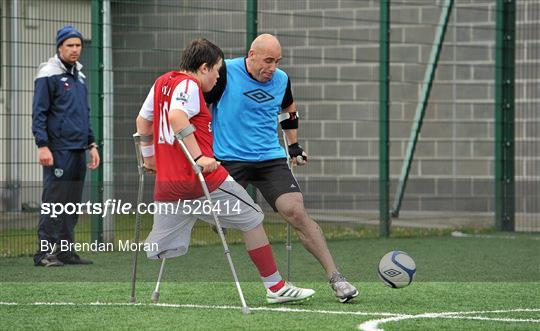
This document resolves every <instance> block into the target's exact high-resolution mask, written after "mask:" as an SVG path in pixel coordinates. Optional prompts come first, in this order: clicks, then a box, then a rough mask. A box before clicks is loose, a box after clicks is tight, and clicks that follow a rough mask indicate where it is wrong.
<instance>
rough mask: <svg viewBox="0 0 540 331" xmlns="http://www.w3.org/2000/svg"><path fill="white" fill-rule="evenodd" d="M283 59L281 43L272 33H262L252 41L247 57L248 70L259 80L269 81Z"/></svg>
mask: <svg viewBox="0 0 540 331" xmlns="http://www.w3.org/2000/svg"><path fill="white" fill-rule="evenodd" d="M280 60H281V45H280V44H279V41H278V40H277V38H276V37H274V36H273V35H271V34H268V33H265V34H261V35H260V36H258V37H257V38H255V40H253V42H252V43H251V47H250V49H249V52H248V57H247V68H248V72H249V73H250V74H251V76H253V78H255V79H256V80H258V81H259V82H262V83H264V82H267V81H269V80H270V79H272V75H273V74H274V72H275V71H276V69H277V65H278V63H279V61H280Z"/></svg>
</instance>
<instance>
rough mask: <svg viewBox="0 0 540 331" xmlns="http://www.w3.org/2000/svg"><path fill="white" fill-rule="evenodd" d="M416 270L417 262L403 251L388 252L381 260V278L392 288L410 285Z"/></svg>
mask: <svg viewBox="0 0 540 331" xmlns="http://www.w3.org/2000/svg"><path fill="white" fill-rule="evenodd" d="M415 272H416V264H415V263H414V260H413V259H412V257H410V256H409V254H407V253H405V252H402V251H392V252H389V253H386V254H385V255H384V256H383V257H382V259H381V262H379V278H380V279H381V280H382V281H383V283H385V284H386V285H388V286H390V287H392V288H402V287H405V286H407V285H409V284H410V283H411V282H412V280H413V277H414V274H415Z"/></svg>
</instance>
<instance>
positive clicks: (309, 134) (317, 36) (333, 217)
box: [0, 0, 540, 256]
mask: <svg viewBox="0 0 540 331" xmlns="http://www.w3.org/2000/svg"><path fill="white" fill-rule="evenodd" d="M16 3H17V4H18V6H14V4H15V2H7V4H6V2H3V6H2V8H1V10H2V12H1V18H2V56H1V57H2V59H1V61H2V66H1V68H2V70H1V76H2V77H1V79H2V80H1V82H2V92H1V95H2V101H1V102H0V105H1V109H0V118H1V119H2V126H3V132H2V133H1V134H0V145H1V146H2V147H1V152H0V153H1V155H2V160H1V162H0V168H1V171H0V173H1V175H2V183H3V184H2V188H1V189H2V205H1V207H2V209H1V213H0V241H1V243H2V244H1V245H0V247H1V248H0V255H4V256H6V255H18V254H28V253H32V252H33V251H34V250H35V249H36V247H35V245H36V227H37V220H38V216H39V215H38V213H39V208H40V199H41V189H42V183H41V167H40V166H39V165H38V164H37V162H36V149H35V145H34V139H33V137H32V133H31V130H30V127H31V113H32V106H31V102H32V96H33V83H32V82H33V77H34V75H35V73H36V69H37V66H38V65H39V63H41V62H44V61H46V60H47V58H48V57H50V56H52V55H53V54H54V53H55V42H54V37H55V33H56V30H57V29H58V28H59V27H60V26H62V25H63V24H66V23H70V24H73V25H75V26H76V27H77V28H79V29H80V30H81V31H82V33H83V35H84V36H85V48H84V50H83V57H82V58H81V62H82V63H83V65H85V68H84V69H83V72H85V74H87V76H88V80H89V81H91V80H92V79H99V78H102V79H103V80H104V82H106V83H105V88H104V90H103V93H102V98H103V112H102V114H103V118H102V119H101V120H102V121H103V123H104V127H103V137H101V139H102V142H103V150H102V155H103V161H104V163H103V165H102V166H103V167H104V168H103V171H104V177H103V179H102V180H103V182H102V183H95V182H92V181H90V179H89V176H87V178H88V179H87V185H86V191H85V195H84V197H83V201H88V200H91V195H90V191H91V190H92V188H93V187H95V185H98V186H100V187H102V190H103V201H105V200H106V199H115V200H116V201H117V202H118V203H120V202H123V203H131V204H135V202H136V192H137V187H138V178H137V168H136V159H135V155H134V148H133V142H132V138H131V136H132V134H133V133H134V132H135V130H136V127H135V118H136V116H137V114H138V111H139V109H140V107H141V105H142V103H143V101H144V99H145V98H146V96H147V94H148V92H149V90H150V88H151V86H152V84H153V82H154V80H155V78H156V77H158V76H159V75H160V74H162V73H164V72H166V71H169V70H174V69H176V68H177V67H178V63H179V60H180V56H181V51H182V49H183V48H184V47H185V46H186V44H187V43H188V42H189V41H190V40H192V39H195V38H207V39H209V40H210V41H212V42H214V43H215V44H217V45H218V46H220V47H221V48H222V49H223V51H224V53H225V56H226V57H227V58H233V57H242V56H245V55H246V43H247V42H246V40H247V35H248V26H247V23H246V16H247V15H246V12H247V5H246V2H244V1H210V0H209V1H188V0H185V1H157V0H156V1H135V0H114V1H110V2H105V3H106V4H107V6H105V7H104V13H103V16H104V18H105V19H104V21H103V22H104V23H103V26H102V29H103V31H104V32H105V33H104V36H106V37H105V38H104V40H103V43H102V44H100V45H96V42H95V40H96V38H94V37H95V36H94V37H93V36H92V27H93V25H92V24H93V23H92V22H93V20H92V17H91V4H90V2H88V1H61V0H58V1H47V2H36V1H17V2H16ZM447 3H448V1H442V0H439V1H392V2H391V13H390V14H391V15H390V17H391V18H390V24H391V35H390V38H391V44H390V76H391V77H390V81H391V84H390V102H391V103H390V139H391V140H390V156H391V161H390V174H391V179H392V180H391V191H390V192H391V199H392V201H395V198H396V194H397V193H396V192H397V191H398V188H399V183H400V178H402V173H403V167H404V163H405V162H406V161H407V160H410V161H411V165H410V172H409V174H408V181H407V185H406V186H404V194H403V198H402V201H401V202H402V203H401V205H400V209H399V218H396V219H394V221H393V224H394V225H396V226H398V227H400V226H414V227H430V228H432V227H435V228H449V227H469V226H478V225H482V226H492V225H493V214H494V208H495V206H494V203H495V199H494V162H495V159H494V150H495V136H494V111H493V109H494V97H495V95H494V94H495V70H496V68H495V51H496V45H495V37H496V34H497V29H496V13H497V9H496V6H495V3H494V2H493V1H471V2H457V3H455V4H454V5H453V6H452V8H451V10H450V12H449V16H448V22H447V24H446V25H445V29H446V30H445V34H444V39H443V40H438V39H437V36H438V33H439V31H440V29H441V28H442V27H443V23H441V22H443V21H441V17H442V16H443V15H444V13H445V11H446V10H448V9H450V8H448V5H447ZM379 5H380V2H379V1H319V0H309V1H281V0H272V1H258V9H257V23H258V26H257V32H258V33H259V34H260V33H271V34H274V35H275V36H276V37H277V38H278V39H279V41H280V42H281V45H282V56H283V59H282V60H281V64H280V68H281V69H282V70H284V71H285V72H286V73H287V74H288V76H289V78H290V81H291V84H292V91H293V96H294V100H295V103H296V106H297V108H298V111H299V114H300V129H299V142H300V144H301V145H302V146H303V147H304V149H305V150H306V151H307V153H308V155H309V162H308V165H306V166H304V167H295V168H294V172H295V175H296V176H297V177H298V179H299V182H300V186H301V188H302V191H303V196H304V202H305V206H306V208H307V209H308V212H309V214H310V215H311V217H312V218H314V219H315V220H317V221H320V222H321V224H323V229H324V231H325V232H326V233H327V235H328V236H329V237H330V238H339V237H347V236H349V237H351V236H352V237H355V236H363V235H372V234H373V235H376V231H372V228H371V226H375V225H377V224H378V219H379V215H378V204H379V191H378V185H379V184H378V180H379V179H378V174H379V162H380V161H379V159H378V153H379V144H380V142H379V138H378V137H379V127H380V122H379V95H378V93H379V80H380V77H378V67H379V65H380V64H379V47H380V45H379V42H380V41H379V24H380V22H379ZM538 12H539V10H538V4H536V2H535V1H523V2H519V3H518V4H517V18H516V22H517V31H516V32H517V33H516V35H517V40H516V119H515V122H516V160H515V164H516V185H517V186H516V196H515V199H516V212H517V218H516V230H518V231H528V232H530V231H538V228H539V226H540V225H539V222H540V216H539V212H538V172H539V171H538V170H539V168H538V164H539V160H538V155H539V153H538V152H539V150H538V146H539V141H538V137H537V136H538V135H537V130H538V123H539V121H538V115H537V112H536V111H535V109H536V106H537V105H538V59H537V57H538V56H537V54H538V52H537V51H538V44H539V37H538V33H537V31H539V30H538ZM93 47H99V49H100V50H101V51H102V52H103V54H104V66H103V67H102V68H99V69H97V70H95V71H94V70H89V69H90V68H94V67H93V65H92V61H94V60H95V59H92V54H93V53H92V49H93ZM436 51H439V58H438V61H437V62H436V63H435V62H434V61H433V57H432V54H433V52H436ZM94 64H95V63H94ZM434 67H436V68H434ZM430 68H431V69H433V70H434V79H433V80H432V81H430V80H428V79H426V77H429V75H426V73H427V72H428V71H429V70H430ZM428 85H429V86H430V87H431V91H430V92H431V93H430V94H429V98H426V99H422V96H423V92H425V89H426V87H427V86H428ZM95 93H97V92H96V91H92V90H90V95H91V96H92V95H95ZM424 106H425V107H424ZM420 110H423V111H424V112H423V115H422V120H423V121H422V122H421V130H419V131H418V140H417V141H416V145H415V152H414V157H409V156H410V155H409V154H408V150H409V149H410V144H411V143H412V142H411V137H412V136H413V135H414V129H415V127H417V125H418V121H417V119H418V116H419V115H418V113H419V111H420ZM152 181H153V177H152V176H149V177H148V178H147V180H146V189H145V195H144V201H145V202H151V201H152V190H153V185H152ZM93 202H96V201H93ZM258 202H259V203H260V204H261V205H262V206H263V207H264V209H265V213H266V215H267V216H266V218H267V221H265V222H266V223H265V224H266V226H267V232H268V233H269V236H270V237H271V239H272V240H283V238H284V236H285V226H284V223H283V220H282V219H281V217H279V215H277V214H275V213H273V211H272V209H271V208H270V207H269V206H268V205H267V204H266V203H265V201H264V198H263V197H262V196H260V195H259V196H258ZM131 211H132V210H130V212H131ZM91 223H92V222H91V220H90V216H89V215H83V216H81V218H80V221H79V224H78V225H77V240H79V241H89V240H91V237H92V236H91V233H92V231H93V230H92V226H91ZM102 223H103V237H104V238H105V240H107V241H112V242H116V241H117V240H124V239H126V240H127V239H131V238H132V234H133V229H134V216H133V214H128V215H115V216H114V217H113V216H107V217H103V218H102ZM151 226H152V218H151V215H146V216H145V217H144V218H143V238H144V235H145V234H146V233H148V231H149V230H150V228H151ZM230 236H231V237H230V240H231V241H240V239H241V238H240V235H239V234H238V233H234V232H233V233H232V234H230ZM192 242H193V243H195V244H206V243H216V242H218V240H217V237H216V236H215V235H214V234H213V233H212V232H211V231H209V229H208V227H207V226H206V225H204V224H200V225H197V226H196V228H195V229H194V234H193V241H192Z"/></svg>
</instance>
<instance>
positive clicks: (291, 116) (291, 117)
mask: <svg viewBox="0 0 540 331" xmlns="http://www.w3.org/2000/svg"><path fill="white" fill-rule="evenodd" d="M278 119H279V122H280V124H281V128H282V129H283V130H291V129H298V113H297V112H290V113H281V114H279V115H278Z"/></svg>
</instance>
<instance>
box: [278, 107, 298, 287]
mask: <svg viewBox="0 0 540 331" xmlns="http://www.w3.org/2000/svg"><path fill="white" fill-rule="evenodd" d="M289 117H290V115H289V113H280V114H279V115H278V119H279V122H280V123H281V122H283V121H285V120H287V119H289ZM281 133H282V135H283V144H284V145H285V155H286V156H287V165H288V166H289V169H290V170H291V174H292V176H293V178H294V180H295V181H296V182H297V183H298V180H296V177H295V176H294V172H293V167H292V159H291V156H290V154H289V142H288V141H287V135H286V134H285V130H283V129H282V130H281ZM296 161H297V162H301V161H302V156H300V155H299V156H298V157H297V160H296ZM286 223H287V240H286V243H285V249H286V250H287V281H290V280H291V255H292V229H291V225H290V224H289V222H286Z"/></svg>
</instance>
